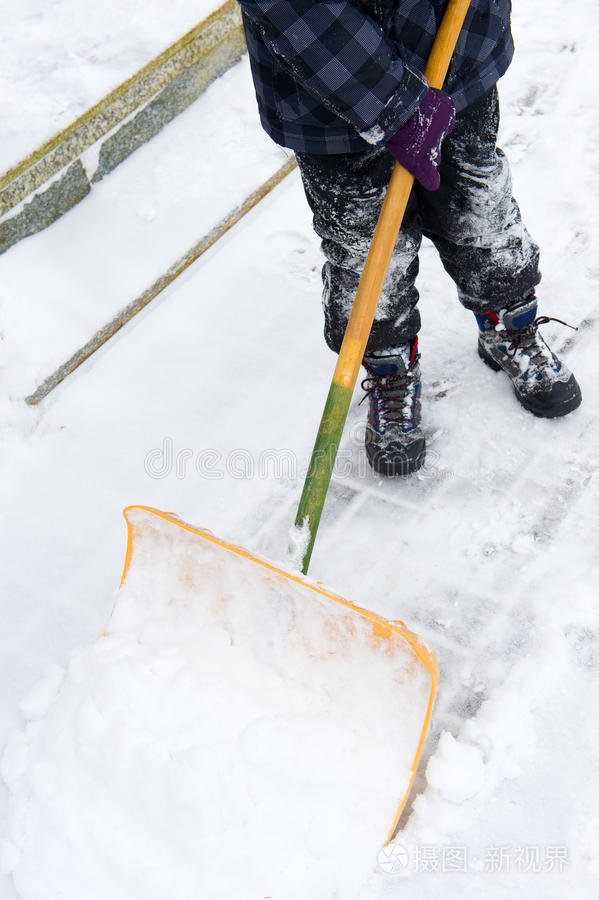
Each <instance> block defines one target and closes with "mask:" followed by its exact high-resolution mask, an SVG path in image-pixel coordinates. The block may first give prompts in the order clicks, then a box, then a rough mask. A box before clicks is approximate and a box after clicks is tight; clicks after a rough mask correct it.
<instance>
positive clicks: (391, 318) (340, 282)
mask: <svg viewBox="0 0 599 900" xmlns="http://www.w3.org/2000/svg"><path fill="white" fill-rule="evenodd" d="M296 156H297V161H298V165H299V168H300V172H301V175H302V180H303V183H304V190H305V192H306V197H307V199H308V203H309V204H310V207H311V209H312V212H313V213H314V230H315V231H316V233H317V234H318V236H319V237H320V238H321V239H322V249H323V252H324V255H325V257H326V262H325V264H324V267H323V272H322V276H323V282H324V293H323V308H324V314H325V339H326V342H327V344H328V345H329V347H330V348H331V349H332V350H334V351H335V352H338V351H339V348H340V347H341V342H342V340H343V335H344V334H345V327H346V325H347V320H348V318H349V314H350V312H351V307H352V304H353V301H354V298H355V296H356V291H357V289H358V283H359V281H360V275H361V273H362V269H363V268H364V263H365V261H366V256H367V254H368V249H369V247H370V242H371V240H372V234H373V232H374V228H375V226H376V223H377V220H378V216H379V213H380V210H381V206H382V203H383V199H384V197H385V192H386V189H387V185H388V184H389V178H390V177H391V171H392V169H393V162H394V160H393V158H392V157H391V155H390V154H389V153H388V152H387V151H386V150H385V149H384V148H382V149H379V148H373V150H368V151H366V152H365V153H347V154H335V155H332V156H314V155H312V154H306V153H297V154H296ZM421 240H422V236H421V230H420V224H419V216H418V210H417V201H416V197H415V196H414V194H412V197H411V199H410V203H409V206H408V210H407V212H406V217H405V219H404V224H403V226H402V229H401V232H400V235H399V237H398V240H397V244H396V247H395V252H394V255H393V259H392V261H391V265H390V266H389V271H388V273H387V277H386V279H385V284H384V286H383V290H382V293H381V298H380V301H379V304H378V307H377V312H376V316H375V319H374V323H373V326H372V331H371V333H370V338H369V340H368V345H367V349H366V352H367V353H372V352H374V351H376V350H386V349H388V348H390V347H397V346H398V345H399V344H403V343H406V342H407V341H409V340H410V339H411V338H412V337H414V335H415V334H416V333H417V331H418V329H419V328H420V314H419V312H418V310H417V307H416V304H417V302H418V292H417V290H416V287H415V285H414V282H415V279H416V275H417V274H418V250H419V249H420V243H421Z"/></svg>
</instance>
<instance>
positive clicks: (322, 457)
mask: <svg viewBox="0 0 599 900" xmlns="http://www.w3.org/2000/svg"><path fill="white" fill-rule="evenodd" d="M352 394H353V391H350V390H349V388H346V387H344V386H343V385H341V384H337V383H336V382H335V381H333V382H332V384H331V388H330V390H329V394H328V397H327V401H326V403H325V406H324V411H323V413H322V419H321V420H320V427H319V429H318V434H317V435H316V443H315V444H314V450H313V451H312V457H311V459H310V466H309V467H308V474H307V475H306V481H305V483H304V490H303V491H302V496H301V499H300V503H299V507H298V510H297V516H296V519H295V524H296V527H297V528H302V527H303V526H304V524H305V523H306V519H307V520H308V521H307V524H308V534H309V540H308V546H307V548H306V551H305V553H304V557H303V560H302V572H303V573H304V575H305V574H306V572H307V571H308V566H309V565H310V557H311V556H312V549H313V547H314V541H315V539H316V532H317V531H318V525H319V522H320V516H321V514H322V507H323V506H324V499H325V497H326V494H327V491H328V489H329V482H330V480H331V475H332V473H333V466H334V465H335V459H336V458H337V451H338V449H339V442H340V440H341V434H342V432H343V426H344V425H345V420H346V419H347V413H348V410H349V405H350V403H351V399H352Z"/></svg>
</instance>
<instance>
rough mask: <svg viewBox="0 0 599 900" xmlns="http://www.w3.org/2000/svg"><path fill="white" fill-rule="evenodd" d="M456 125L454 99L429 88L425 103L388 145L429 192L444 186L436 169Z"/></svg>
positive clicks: (397, 158)
mask: <svg viewBox="0 0 599 900" xmlns="http://www.w3.org/2000/svg"><path fill="white" fill-rule="evenodd" d="M454 125H455V104H454V102H453V100H452V99H451V97H448V96H447V94H443V93H442V92H441V91H436V90H435V89H434V88H429V89H428V92H427V93H426V94H425V95H424V100H423V101H422V103H421V104H420V106H419V107H418V109H417V110H416V112H415V113H414V115H413V116H412V118H411V119H408V121H407V122H406V124H405V125H404V126H403V128H400V129H399V131H397V132H396V133H395V134H394V135H393V136H392V137H390V138H389V140H388V141H387V143H386V144H385V146H386V148H387V150H388V151H389V153H390V154H391V156H394V157H395V159H396V160H397V162H399V163H401V164H402V166H403V167H404V168H405V169H407V170H408V172H411V173H412V175H413V176H414V178H417V179H418V181H419V182H420V184H421V185H422V187H424V188H426V189H427V191H436V190H437V188H438V187H439V185H440V184H441V176H440V175H439V172H438V171H437V166H438V165H439V163H440V162H441V143H442V141H443V139H444V138H446V137H447V135H448V134H449V132H450V131H452V130H453V126H454Z"/></svg>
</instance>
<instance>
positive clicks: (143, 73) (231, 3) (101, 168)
mask: <svg viewBox="0 0 599 900" xmlns="http://www.w3.org/2000/svg"><path fill="white" fill-rule="evenodd" d="M245 49H246V48H245V36H244V33H243V26H242V21H241V11H240V8H239V6H238V4H237V2H236V0H227V2H225V3H224V4H223V5H222V6H221V7H219V8H218V9H217V10H215V11H214V12H213V13H211V14H210V15H209V16H208V17H207V18H206V19H204V20H203V21H202V22H200V23H199V24H198V25H196V26H195V27H194V28H192V29H191V30H190V31H188V32H187V33H186V34H184V35H183V36H182V37H181V38H179V40H177V41H176V42H175V43H174V44H172V45H171V46H170V47H168V48H167V49H166V50H164V51H163V52H162V53H160V54H159V55H158V56H157V57H155V58H154V59H153V60H151V61H150V62H149V63H147V64H146V65H145V66H144V67H143V68H141V69H140V70H139V71H138V72H137V73H136V74H134V75H132V76H131V78H129V79H127V81H125V82H123V84H121V85H119V86H118V87H117V88H115V89H114V90H113V91H111V93H110V94H108V95H107V96H106V97H104V98H103V99H102V100H100V101H99V102H98V103H96V104H95V105H94V106H92V107H91V108H90V109H89V110H87V111H86V112H85V113H84V114H83V115H82V116H80V117H79V118H78V119H76V120H75V121H74V122H72V123H71V124H70V125H69V126H67V127H66V128H65V129H63V130H62V131H61V132H60V133H59V134H57V135H55V136H54V137H53V138H51V139H50V140H49V141H46V143H44V144H43V145H42V146H41V147H39V148H38V149H37V150H35V151H34V152H33V153H31V154H30V155H29V156H28V157H27V158H26V159H24V160H22V162H20V163H18V164H17V165H16V166H13V168H12V169H10V170H9V171H8V172H6V173H5V174H4V175H2V176H1V177H0V253H2V252H4V251H5V250H7V249H8V248H9V247H10V246H12V245H13V244H14V243H16V242H17V241H19V240H21V239H22V238H24V237H27V236H28V235H30V234H35V233H36V232H37V231H40V230H42V228H45V227H47V226H48V225H50V224H51V223H52V222H54V221H56V219H57V218H59V217H60V216H61V215H63V213H65V212H67V210H68V209H71V208H72V206H74V205H75V203H78V202H79V200H81V199H82V198H83V197H84V196H86V194H87V193H89V191H90V189H91V184H92V183H94V182H96V181H99V180H101V178H103V177H104V175H106V174H108V172H110V171H112V169H113V168H115V166H116V165H118V164H119V163H120V162H122V161H123V159H126V158H127V156H129V155H130V154H131V153H132V152H134V150H136V149H137V147H139V146H141V145H142V144H143V143H145V142H146V141H147V140H149V139H150V138H151V137H153V136H154V134H156V133H157V132H158V131H160V130H161V129H162V128H163V127H164V125H166V124H167V123H168V122H169V121H171V120H172V119H173V118H174V117H175V116H176V115H178V114H179V113H180V112H182V111H183V110H184V109H185V108H186V107H187V106H189V104H190V103H191V102H193V100H195V99H196V97H197V96H199V94H201V93H202V91H204V90H205V89H206V88H207V87H208V85H209V84H211V83H212V82H213V81H214V80H215V79H216V78H218V77H219V76H220V75H222V74H223V73H224V72H225V71H226V70H227V69H229V68H230V67H231V66H232V65H234V64H235V63H236V62H238V61H239V59H241V57H242V55H243V53H244V52H245ZM119 125H121V126H122V127H120V128H119ZM105 137H106V141H105V142H103V141H102V139H103V138H105ZM99 141H100V142H102V143H101V146H100V150H99V157H98V168H97V169H96V171H95V172H94V173H93V174H92V175H91V176H90V177H89V178H88V176H87V173H86V171H85V167H84V166H83V163H82V162H81V160H80V158H79V157H80V156H81V154H83V153H84V152H85V151H86V150H88V149H89V148H90V147H91V146H93V145H94V144H96V143H98V142H99ZM61 173H62V174H61ZM57 175H58V176H59V177H56V176H57ZM48 184H49V186H48V187H47V190H46V191H43V192H41V193H37V194H36V193H35V192H36V191H38V190H39V188H41V187H43V186H44V185H48ZM29 198H31V199H29ZM27 200H29V202H23V201H27ZM16 208H18V209H16ZM11 213H12V215H11ZM9 216H10V218H9Z"/></svg>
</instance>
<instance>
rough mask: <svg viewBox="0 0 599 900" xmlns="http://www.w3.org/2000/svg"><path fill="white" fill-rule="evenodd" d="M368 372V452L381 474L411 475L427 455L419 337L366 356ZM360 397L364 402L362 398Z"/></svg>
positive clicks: (369, 457)
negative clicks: (421, 391)
mask: <svg viewBox="0 0 599 900" xmlns="http://www.w3.org/2000/svg"><path fill="white" fill-rule="evenodd" d="M363 365H364V368H365V369H366V371H367V372H368V375H367V376H366V378H365V379H364V381H363V382H362V388H363V389H364V390H365V391H366V394H365V395H364V397H363V398H362V401H363V400H365V399H366V397H368V400H369V409H368V424H367V426H366V441H365V444H366V455H367V457H368V462H369V463H370V465H371V466H372V468H373V469H374V470H375V472H378V473H379V474H380V475H410V474H411V473H412V472H415V471H416V470H417V469H419V468H420V467H421V466H422V464H423V463H424V459H425V445H424V435H423V433H422V431H421V429H420V354H419V353H418V338H414V339H413V340H412V341H410V343H409V344H402V345H401V346H400V347H395V348H394V349H392V350H386V351H384V352H381V353H374V354H372V355H371V356H366V357H364V360H363ZM362 401H361V402H362Z"/></svg>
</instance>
